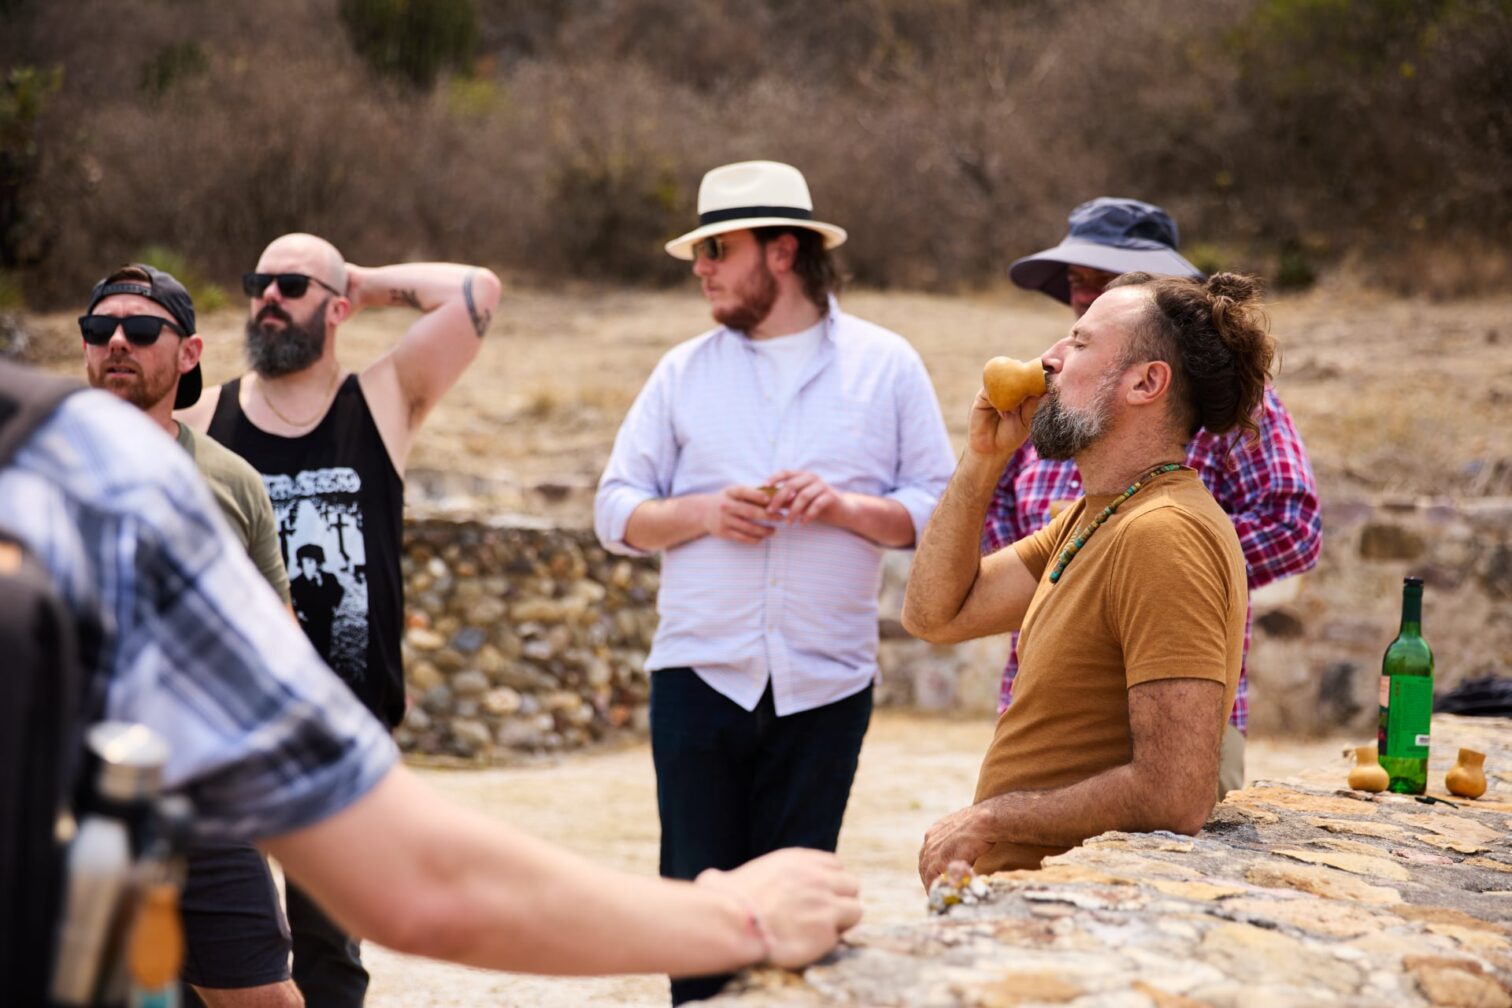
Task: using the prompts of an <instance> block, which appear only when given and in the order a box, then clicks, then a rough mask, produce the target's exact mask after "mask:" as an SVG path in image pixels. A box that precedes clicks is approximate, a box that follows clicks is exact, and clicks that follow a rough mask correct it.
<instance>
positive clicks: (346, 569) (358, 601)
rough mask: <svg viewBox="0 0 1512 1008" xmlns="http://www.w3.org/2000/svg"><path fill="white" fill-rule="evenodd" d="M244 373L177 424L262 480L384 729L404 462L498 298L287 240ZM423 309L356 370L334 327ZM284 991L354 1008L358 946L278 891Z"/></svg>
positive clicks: (262, 277) (326, 638)
mask: <svg viewBox="0 0 1512 1008" xmlns="http://www.w3.org/2000/svg"><path fill="white" fill-rule="evenodd" d="M243 287H244V289H245V291H246V293H247V296H248V297H249V298H251V311H250V315H249V317H248V320H247V336H246V338H247V346H246V351H247V357H248V360H249V361H250V363H251V365H252V370H251V371H249V372H248V373H247V374H245V375H243V376H242V377H240V378H236V379H233V380H232V381H229V382H227V383H226V384H224V385H222V386H220V387H218V388H212V389H208V390H206V392H205V394H204V395H203V396H202V397H201V398H200V401H199V403H198V404H197V405H196V406H195V407H194V408H192V409H190V410H186V411H185V412H183V413H182V414H179V416H178V419H179V420H180V421H182V422H184V423H187V424H188V425H189V426H190V427H191V428H193V429H195V430H197V431H204V432H207V433H209V434H210V436H211V437H213V438H215V439H216V440H217V441H219V442H220V443H221V444H223V445H225V446H226V447H227V448H230V449H231V450H232V451H234V452H236V453H237V454H239V455H241V456H242V457H243V458H245V459H246V460H247V461H248V462H250V463H251V464H252V466H253V468H255V469H256V470H257V471H258V472H260V473H261V474H262V476H263V481H264V483H266V484H267V487H268V494H269V496H270V497H271V498H272V500H273V508H274V511H275V513H276V516H277V518H278V527H279V537H280V540H281V544H282V546H283V555H284V563H285V564H286V565H287V566H288V568H289V576H290V589H291V593H292V594H293V596H294V600H295V611H296V613H297V615H298V616H299V618H300V623H301V625H302V626H303V627H304V628H305V633H306V635H307V636H308V637H309V638H310V640H311V642H312V643H314V644H315V646H316V649H317V650H319V651H320V654H321V657H323V658H324V659H325V660H326V662H327V663H328V664H329V665H330V666H331V668H332V669H333V670H335V672H336V673H337V674H338V675H339V676H341V678H342V680H343V681H344V682H346V684H347V685H348V686H350V687H351V689H352V691H353V692H354V693H355V694H356V695H357V697H358V698H359V699H361V700H362V702H363V704H364V705H365V706H366V707H367V709H368V710H370V711H372V712H373V714H374V716H376V717H377V718H379V719H380V720H381V721H382V722H383V723H384V724H385V725H387V726H388V727H390V728H392V727H394V726H395V725H397V724H398V723H399V721H400V719H401V718H402V717H403V716H404V669H403V665H402V663H401V660H400V652H399V642H400V637H401V634H402V629H403V626H404V586H403V583H402V581H401V579H400V571H399V557H400V548H401V537H402V533H403V519H404V465H405V460H406V458H407V457H408V455H409V451H410V447H411V446H412V444H413V442H414V438H415V434H416V432H417V431H418V430H419V428H420V424H421V422H422V421H423V420H424V418H425V417H426V415H427V414H428V413H429V412H430V410H431V408H432V407H433V406H435V404H436V402H437V401H438V400H439V399H440V398H441V396H442V395H443V394H445V392H446V391H447V390H448V389H449V388H451V386H452V385H453V384H455V382H456V381H457V379H458V378H459V377H461V374H462V372H463V371H464V370H465V369H466V367H467V365H468V364H470V363H471V362H472V360H473V358H474V357H476V356H477V353H478V347H479V342H480V340H481V339H482V337H483V335H484V334H485V333H486V332H487V330H488V324H489V322H490V320H491V319H492V316H493V310H494V307H495V305H496V304H497V303H498V299H499V281H498V278H497V277H495V276H494V275H493V274H492V273H491V272H489V271H488V270H486V269H481V268H478V267H474V266H463V265H456V264H452V263H405V264H402V265H396V266H381V267H361V266H355V265H353V264H351V263H348V262H346V261H345V260H344V258H343V257H342V255H341V254H340V253H339V252H338V251H337V250H336V249H335V248H334V247H333V246H332V245H331V244H330V243H329V242H327V241H325V240H323V239H321V238H317V237H315V236H314V235H308V234H289V235H284V236H283V237H281V238H278V239H276V240H275V241H274V242H273V243H272V244H271V245H269V246H268V247H267V249H265V250H264V251H263V254H262V257H261V258H260V259H259V260H258V263H257V269H256V271H255V272H253V273H248V274H246V275H245V276H244V277H243ZM381 306H394V307H407V308H411V309H415V310H418V311H419V312H420V313H421V314H420V318H419V319H418V320H416V321H415V323H414V324H413V325H411V326H410V327H409V329H408V330H407V331H406V332H405V334H404V336H403V337H401V338H400V340H399V342H398V344H396V345H395V346H394V348H393V349H392V350H390V351H389V352H388V353H386V354H384V355H383V356H382V357H380V358H379V359H378V360H376V361H374V362H373V363H372V364H370V365H368V366H367V367H366V368H364V369H363V370H362V371H361V372H360V373H344V372H343V371H342V370H341V367H340V365H339V364H338V363H337V360H336V339H335V337H336V331H337V329H338V327H339V326H340V325H341V323H342V322H344V321H346V320H347V319H348V318H350V317H351V316H352V315H353V314H355V313H356V312H358V311H361V310H362V309H364V308H373V307H381ZM288 917H289V925H290V929H291V930H292V932H293V936H294V980H295V982H296V983H297V984H298V985H299V988H300V990H301V991H302V992H303V993H304V996H305V999H306V1001H307V1003H309V1004H311V1005H317V1004H318V1005H322V1006H325V1005H333V1006H338V1008H340V1006H345V1005H360V1004H361V1003H362V1000H363V997H364V995H365V992H366V989H367V980H368V978H367V972H366V971H365V970H364V969H363V967H362V963H361V960H360V958H359V957H358V952H357V943H356V942H355V941H354V940H352V939H350V938H349V937H348V936H346V935H344V934H342V933H341V932H340V930H339V929H338V928H337V927H336V925H335V924H334V923H332V922H331V921H330V920H329V919H327V918H326V917H325V915H324V914H322V913H321V912H320V910H319V909H318V908H317V907H316V906H315V904H314V903H313V902H312V901H310V900H309V898H308V897H307V896H306V895H305V894H304V893H303V892H302V891H300V890H299V889H298V887H296V886H293V885H290V886H289V887H288Z"/></svg>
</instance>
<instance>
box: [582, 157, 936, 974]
mask: <svg viewBox="0 0 1512 1008" xmlns="http://www.w3.org/2000/svg"><path fill="white" fill-rule="evenodd" d="M698 212H699V226H698V227H697V228H695V229H694V230H692V231H690V232H688V233H687V234H685V235H682V236H681V237H679V238H676V239H674V240H672V241H670V242H668V243H667V246H666V248H667V251H668V252H669V253H670V254H671V255H673V256H675V257H677V258H679V259H686V260H690V261H691V262H692V264H693V275H694V276H696V277H697V278H698V280H699V282H700V285H701V287H702V290H703V295H704V297H705V299H706V300H707V301H708V302H709V305H710V308H711V309H712V314H713V316H714V320H715V322H717V323H718V325H717V326H716V327H715V328H714V329H712V330H710V331H708V332H706V333H704V334H703V335H702V336H699V337H697V338H695V339H693V340H690V341H688V342H685V343H682V344H680V345H679V346H677V347H675V348H673V349H672V350H671V351H670V352H669V353H668V354H667V355H666V356H665V357H663V358H662V360H661V362H660V363H659V364H658V365H657V367H656V369H655V371H654V372H653V373H652V374H651V377H650V378H649V380H648V381H647V382H646V385H645V387H644V388H643V389H642V390H641V393H640V395H639V396H638V397H637V399H636V401H635V404H634V405H633V406H632V407H631V408H630V411H629V413H628V415H627V416H626V417H625V421H624V424H623V426H622V427H621V428H620V432H619V436H618V437H617V438H616V440H615V444H614V451H613V454H612V455H611V456H610V459H609V463H608V466H607V468H606V469H605V471H604V475H603V479H602V481H601V482H600V484H599V490H598V496H597V499H596V501H595V508H594V511H595V525H596V529H597V532H598V536H599V539H600V541H602V542H603V543H604V545H605V546H606V547H607V548H608V549H610V550H613V551H615V552H618V553H625V554H632V555H641V554H648V553H661V554H662V567H661V588H660V591H659V593H658V599H657V607H658V610H659V612H660V616H661V620H660V624H659V625H658V627H657V632H656V639H655V643H654V644H653V646H652V650H651V654H650V656H649V657H648V658H647V659H646V668H647V669H648V670H650V671H651V746H652V757H653V760H654V762H655V766H656V779H657V807H658V811H659V812H660V816H661V825H662V840H661V873H662V874H663V875H664V876H667V877H670V878H684V879H690V878H695V877H697V876H698V875H699V874H700V873H701V872H703V871H705V870H706V869H710V868H714V869H725V868H728V867H730V866H733V865H736V864H739V863H740V862H742V861H745V860H747V859H749V858H751V857H754V856H756V855H759V854H762V853H764V852H766V851H770V850H774V849H776V848H779V847H784V846H789V845H792V846H800V847H815V848H820V849H823V850H830V851H833V850H834V849H835V845H836V842H837V840H838V838H839V832H840V823H841V819H842V816H843V814H844V811H845V804H846V800H847V798H848V797H849V793H850V786H851V781H852V779H853V777H854V774H855V770H856V761H857V756H858V754H859V752H860V747H861V739H862V736H863V735H864V734H865V731H866V727H867V724H868V721H869V720H870V715H871V705H872V682H873V680H874V679H875V677H876V674H877V589H878V587H879V584H880V580H881V567H882V553H883V550H884V549H888V548H907V547H910V546H912V545H913V544H914V542H915V541H916V540H917V538H918V536H919V535H920V534H921V533H922V532H923V530H924V525H925V523H926V522H927V521H928V519H929V516H930V514H931V512H932V511H933V510H934V506H935V504H936V503H937V501H938V499H939V495H940V492H941V490H942V489H943V487H944V485H945V483H946V481H947V480H948V479H949V477H950V473H951V469H952V467H953V453H952V451H951V448H950V442H949V439H948V437H947V435H946V432H945V425H944V421H943V420H942V418H941V416H940V408H939V404H938V402H937V401H936V399H935V394H934V389H933V387H932V386H931V384H930V380H929V375H928V374H927V372H926V371H925V369H924V365H923V362H922V361H921V360H920V359H919V355H918V354H917V353H916V352H915V351H914V350H913V348H912V347H911V346H909V344H908V343H907V342H906V341H904V340H903V339H902V338H901V337H899V336H898V335H896V334H894V333H891V332H888V331H887V330H885V329H882V328H880V327H878V326H875V325H872V324H871V323H868V322H863V321H862V320H860V319H858V318H855V317H854V316H851V315H847V314H845V313H844V312H842V311H841V310H840V308H839V305H838V304H837V303H836V301H835V300H834V297H833V294H834V292H835V290H836V288H837V287H838V276H837V270H836V268H835V265H834V263H833V262H832V260H831V258H830V254H829V250H831V249H833V248H835V247H836V246H838V245H840V244H841V243H842V242H843V241H845V237H846V234H845V231H844V230H842V229H841V228H839V227H836V226H835V225H833V224H827V223H823V222H821V221H818V220H816V219H815V218H814V214H813V204H812V202H811V200H810V197H809V191H808V185H807V183H806V182H805V181H804V178H803V176H802V174H800V173H799V172H798V170H797V169H796V168H793V167H791V166H790V165H785V164H778V163H776V162H771V161H749V162H743V163H740V164H731V165H725V166H723V167H720V168H716V169H714V170H712V171H710V172H709V173H708V174H707V175H705V176H704V178H703V183H702V185H701V186H700V187H699V193H698ZM727 979H728V977H727V976H714V977H703V978H695V979H693V980H682V981H674V982H673V985H672V997H673V1001H674V1002H675V1003H676V1002H682V1001H686V1000H692V999H695V998H704V997H709V996H712V995H713V994H714V993H715V992H717V991H718V990H719V988H720V987H721V986H723V984H724V982H725V980H727Z"/></svg>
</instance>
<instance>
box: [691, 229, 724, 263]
mask: <svg viewBox="0 0 1512 1008" xmlns="http://www.w3.org/2000/svg"><path fill="white" fill-rule="evenodd" d="M725 249H726V245H725V240H724V239H723V238H721V237H719V236H718V235H710V236H709V237H708V238H705V239H703V240H702V241H696V242H694V243H693V261H694V262H697V261H698V260H699V259H707V260H709V262H719V260H721V259H723V258H724V257H725Z"/></svg>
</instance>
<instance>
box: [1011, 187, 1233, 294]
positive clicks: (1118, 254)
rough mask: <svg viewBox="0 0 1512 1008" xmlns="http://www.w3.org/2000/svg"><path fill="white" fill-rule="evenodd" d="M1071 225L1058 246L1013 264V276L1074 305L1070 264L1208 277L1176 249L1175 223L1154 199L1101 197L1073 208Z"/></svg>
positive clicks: (1115, 270)
mask: <svg viewBox="0 0 1512 1008" xmlns="http://www.w3.org/2000/svg"><path fill="white" fill-rule="evenodd" d="M1066 224H1067V229H1066V237H1064V238H1062V239H1061V243H1060V244H1059V245H1057V246H1055V247H1054V248H1048V249H1045V250H1044V251H1043V252H1036V253H1034V255H1028V256H1024V258H1022V259H1017V260H1015V261H1014V263H1013V265H1012V266H1009V267H1008V278H1009V279H1010V280H1012V281H1013V282H1014V283H1015V284H1017V285H1018V286H1020V287H1023V288H1024V289H1025V290H1037V291H1040V292H1041V293H1044V294H1048V295H1050V296H1051V297H1053V298H1055V299H1056V300H1057V301H1060V302H1062V303H1064V304H1070V303H1071V285H1070V284H1069V283H1067V282H1066V267H1067V266H1086V267H1087V268H1089V269H1098V270H1106V271H1107V272H1109V273H1128V272H1130V271H1131V270H1143V271H1144V272H1146V273H1157V274H1160V275H1163V276H1191V277H1201V276H1202V275H1203V273H1202V271H1201V270H1200V269H1198V268H1197V267H1196V266H1193V265H1192V264H1191V263H1189V262H1187V261H1186V259H1184V258H1182V256H1181V254H1180V253H1178V252H1177V251H1176V246H1177V241H1178V236H1177V232H1176V222H1175V221H1173V220H1171V215H1170V214H1168V213H1166V212H1165V211H1164V210H1162V209H1160V207H1158V206H1156V205H1155V204H1153V203H1145V202H1144V201H1142V200H1137V199H1125V198H1122V197H1119V196H1099V197H1097V199H1095V200H1089V201H1088V202H1086V203H1083V204H1082V205H1081V206H1079V207H1077V208H1076V209H1075V210H1072V211H1071V215H1070V216H1069V217H1068V218H1066Z"/></svg>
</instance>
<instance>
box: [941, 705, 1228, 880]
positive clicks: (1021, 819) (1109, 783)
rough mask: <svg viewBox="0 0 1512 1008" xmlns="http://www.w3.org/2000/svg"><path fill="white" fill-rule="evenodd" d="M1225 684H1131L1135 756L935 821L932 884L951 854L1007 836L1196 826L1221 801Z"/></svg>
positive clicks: (1049, 839)
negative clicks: (1067, 783) (1084, 775)
mask: <svg viewBox="0 0 1512 1008" xmlns="http://www.w3.org/2000/svg"><path fill="white" fill-rule="evenodd" d="M1223 692H1224V690H1223V683H1221V682H1217V681H1214V680H1210V679H1160V680H1156V681H1154V682H1146V683H1140V684H1138V685H1136V686H1133V687H1130V689H1129V730H1130V734H1131V736H1132V740H1133V747H1134V758H1133V759H1132V760H1131V761H1130V762H1128V763H1125V764H1124V765H1122V766H1117V767H1114V768H1112V769H1111V770H1106V771H1104V772H1102V773H1100V774H1097V775H1096V776H1093V777H1089V778H1087V779H1086V780H1083V781H1078V782H1077V783H1075V784H1072V785H1070V786H1068V787H1062V788H1052V789H1051V790H1048V791H1010V792H1008V793H1006V794H1001V795H997V796H996V797H993V798H987V799H985V800H983V801H981V802H978V803H977V804H975V805H972V806H969V807H967V808H964V809H961V810H960V811H959V812H953V813H951V814H950V815H948V816H946V817H945V818H944V819H941V820H940V821H939V822H937V823H935V824H934V825H933V826H931V827H930V828H929V830H928V832H926V833H925V835H924V846H923V847H922V849H920V851H919V879H920V881H922V882H923V883H924V886H925V887H926V888H928V886H929V884H930V882H932V881H933V880H934V879H935V878H936V877H938V876H939V874H940V873H941V872H942V871H944V870H945V868H946V866H947V865H949V864H950V862H952V861H955V860H961V861H966V862H968V863H970V862H974V861H976V859H977V858H979V857H981V856H982V855H983V854H985V853H987V851H988V850H989V849H990V848H991V847H992V846H994V845H995V844H999V843H1021V844H1028V845H1036V846H1043V847H1074V846H1076V845H1077V844H1079V843H1081V842H1082V841H1083V840H1085V839H1086V838H1087V837H1092V836H1097V835H1098V834H1099V833H1105V832H1107V831H1108V830H1129V831H1132V832H1148V831H1150V830H1161V829H1163V830H1173V831H1175V832H1178V833H1186V834H1195V833H1197V831H1198V830H1200V829H1202V824H1203V823H1204V822H1206V821H1207V817H1208V813H1209V812H1211V811H1212V809H1213V803H1214V802H1215V801H1216V799H1217V781H1218V748H1219V744H1220V742H1221V740H1222V735H1223V720H1224V719H1223V715H1222V710H1221V709H1222V705H1223Z"/></svg>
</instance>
